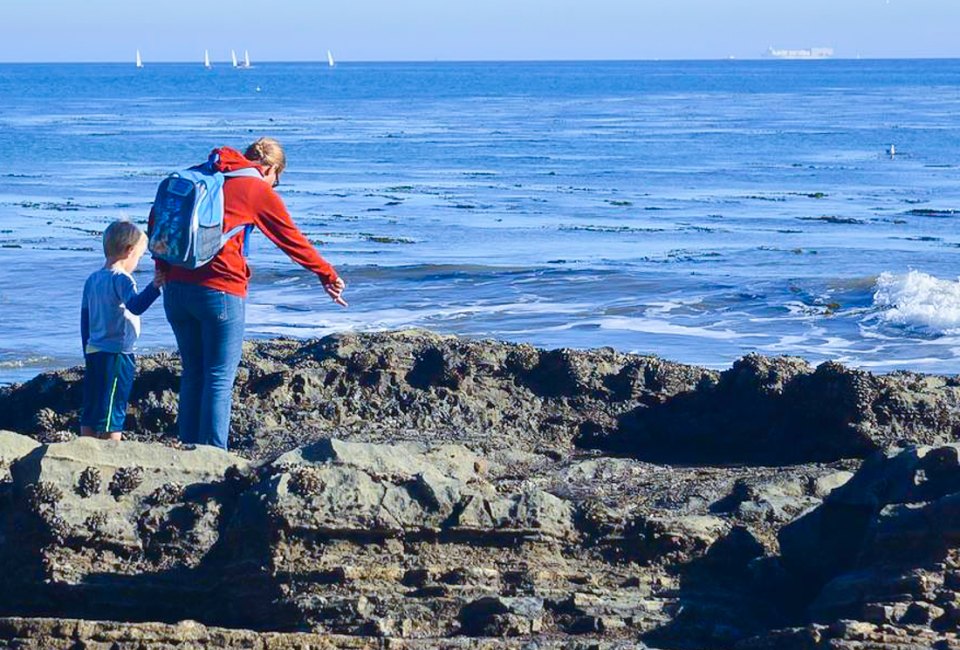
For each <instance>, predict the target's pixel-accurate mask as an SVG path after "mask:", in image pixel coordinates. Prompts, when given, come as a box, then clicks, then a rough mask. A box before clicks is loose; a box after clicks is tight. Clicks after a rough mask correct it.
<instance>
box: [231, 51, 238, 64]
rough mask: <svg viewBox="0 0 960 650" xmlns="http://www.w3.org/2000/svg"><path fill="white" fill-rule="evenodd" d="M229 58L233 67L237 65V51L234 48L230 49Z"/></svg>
mask: <svg viewBox="0 0 960 650" xmlns="http://www.w3.org/2000/svg"><path fill="white" fill-rule="evenodd" d="M230 60H231V61H232V62H233V67H234V68H236V67H237V52H236V51H235V50H230Z"/></svg>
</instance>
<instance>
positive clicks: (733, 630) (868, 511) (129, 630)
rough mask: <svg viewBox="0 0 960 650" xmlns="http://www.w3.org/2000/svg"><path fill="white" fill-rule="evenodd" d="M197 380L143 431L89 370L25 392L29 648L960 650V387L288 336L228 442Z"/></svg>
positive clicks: (269, 357) (4, 491)
mask: <svg viewBox="0 0 960 650" xmlns="http://www.w3.org/2000/svg"><path fill="white" fill-rule="evenodd" d="M177 375H178V367H177V361H176V359H175V357H172V356H170V355H166V354H161V355H156V356H152V357H145V358H142V359H140V371H139V374H138V377H137V381H136V384H135V388H134V395H133V398H132V400H131V406H130V411H129V416H128V422H127V425H128V428H129V429H130V431H129V432H128V433H127V436H126V437H127V440H125V441H123V442H121V443H119V444H118V443H113V442H107V441H96V440H90V439H74V436H73V435H72V434H71V433H69V431H70V430H72V429H75V428H76V425H77V417H78V411H77V409H78V408H79V404H80V397H81V395H80V393H81V389H80V379H81V377H80V373H79V371H78V370H65V371H61V372H57V373H49V374H46V375H41V376H39V377H37V378H36V379H34V380H33V381H31V382H28V383H26V384H23V385H20V386H14V387H10V388H5V389H2V390H0V429H10V430H11V431H10V432H5V431H0V470H2V472H0V615H6V616H8V617H9V618H6V619H0V647H25V648H27V647H50V648H59V647H63V648H67V647H70V648H73V647H78V646H77V645H76V643H78V642H80V643H82V644H83V646H82V647H87V648H97V647H104V648H108V647H111V648H112V647H116V648H127V647H130V648H134V647H136V648H141V647H142V648H166V647H179V648H183V647H208V646H210V645H220V646H221V647H253V648H258V647H263V648H274V647H276V648H285V647H291V648H292V647H321V648H326V647H329V648H354V647H392V648H393V647H395V648H421V647H422V648H426V647H450V648H521V647H532V646H529V643H535V644H536V646H535V647H539V648H554V647H555V648H584V649H586V648H618V647H624V648H626V647H633V648H636V647H651V648H735V647H736V648H851V649H852V648H868V647H869V648H912V647H943V648H953V647H960V646H958V645H957V641H956V631H957V626H958V624H960V551H958V550H957V548H958V547H960V523H958V522H960V451H958V449H960V447H958V446H957V445H956V444H954V443H955V440H956V439H957V435H956V434H957V432H958V430H960V411H958V403H960V384H958V382H957V381H956V380H955V379H953V378H946V377H931V376H923V375H917V374H912V373H895V374H892V375H886V376H876V375H871V374H869V373H865V372H861V371H855V370H849V369H846V368H843V367H841V366H839V365H837V364H830V363H828V364H823V365H821V366H819V367H817V368H811V367H810V366H808V365H807V364H806V363H805V362H803V361H802V360H799V359H793V358H765V357H759V356H749V357H745V358H744V359H741V360H740V361H738V362H737V363H736V364H734V366H733V367H732V368H731V369H729V370H726V371H724V372H720V373H717V372H714V371H710V370H704V369H701V368H696V367H692V366H685V365H682V364H675V363H671V362H668V361H664V360H662V359H658V358H656V357H646V356H636V355H628V354H622V353H619V352H615V351H613V350H609V349H600V350H589V351H572V350H552V351H544V350H537V349H535V348H532V347H530V346H526V345H517V344H507V343H501V342H493V341H466V340H461V339H457V338H454V337H441V336H437V335H434V334H430V333H427V332H394V333H382V334H350V335H339V336H332V337H327V338H324V339H320V340H314V341H292V340H274V341H257V342H252V343H249V344H247V345H246V347H245V351H244V360H243V365H242V368H241V372H240V376H239V378H238V382H237V386H236V400H235V413H234V419H233V428H232V431H231V445H232V448H233V450H234V453H227V452H222V451H220V450H215V449H209V448H199V449H193V448H184V447H181V446H180V445H179V444H178V443H177V442H176V440H175V436H173V435H172V433H173V429H174V424H175V414H176V402H177V394H176V390H177ZM14 432H18V433H14ZM955 574H956V575H955ZM955 590H956V591H955ZM40 617H52V619H51V618H40ZM107 618H109V619H112V620H119V621H125V623H95V622H92V621H94V620H101V619H107ZM51 620H52V621H56V622H50V621H51ZM184 620H191V621H198V622H197V623H193V622H190V623H179V622H180V621H184ZM386 639H389V640H390V644H391V645H389V646H387V645H384V643H385V640H386ZM31 643H32V644H33V645H30V644H31ZM98 644H101V645H98ZM111 644H112V645H111ZM125 644H126V645H125ZM190 644H194V645H190ZM205 644H206V645H205ZM525 644H526V645H525Z"/></svg>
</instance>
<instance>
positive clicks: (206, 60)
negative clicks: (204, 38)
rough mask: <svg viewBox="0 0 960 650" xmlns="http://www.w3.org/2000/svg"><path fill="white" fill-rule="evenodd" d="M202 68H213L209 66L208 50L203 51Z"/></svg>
mask: <svg viewBox="0 0 960 650" xmlns="http://www.w3.org/2000/svg"><path fill="white" fill-rule="evenodd" d="M203 67H204V68H212V67H213V66H211V65H210V50H204V51H203Z"/></svg>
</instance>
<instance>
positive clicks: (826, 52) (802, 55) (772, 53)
mask: <svg viewBox="0 0 960 650" xmlns="http://www.w3.org/2000/svg"><path fill="white" fill-rule="evenodd" d="M767 56H768V57H770V58H773V59H829V58H830V57H832V56H833V48H832V47H811V48H809V49H803V50H778V49H776V48H773V47H771V48H769V49H768V50H767Z"/></svg>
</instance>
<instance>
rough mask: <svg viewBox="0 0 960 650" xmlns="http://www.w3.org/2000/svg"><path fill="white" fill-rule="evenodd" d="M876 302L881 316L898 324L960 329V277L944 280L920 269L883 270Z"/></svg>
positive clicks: (943, 330)
mask: <svg viewBox="0 0 960 650" xmlns="http://www.w3.org/2000/svg"><path fill="white" fill-rule="evenodd" d="M873 304H874V306H875V307H878V308H880V309H881V311H880V312H879V318H880V320H882V321H884V322H887V323H891V324H894V325H903V326H906V327H912V328H917V329H925V330H930V331H932V332H934V333H937V334H958V333H960V281H953V280H941V279H939V278H936V277H934V276H932V275H928V274H926V273H922V272H920V271H910V272H909V273H906V274H902V275H898V274H894V273H887V272H884V273H881V274H880V277H878V278H877V284H876V288H875V290H874V294H873Z"/></svg>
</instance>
